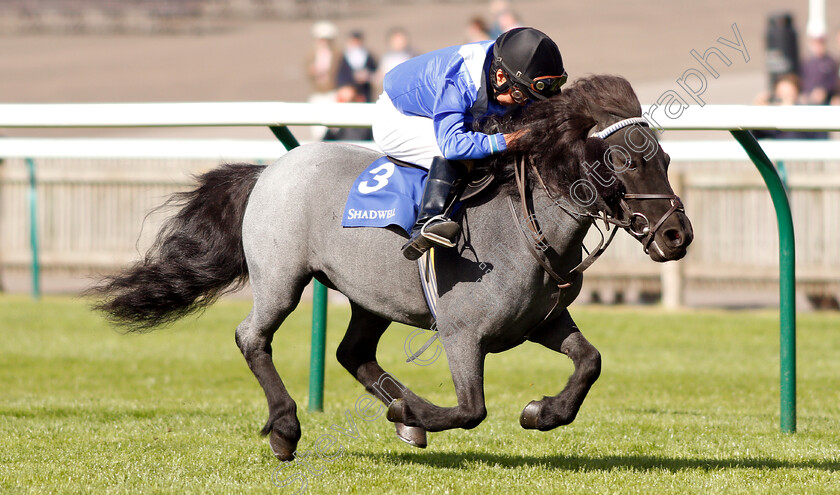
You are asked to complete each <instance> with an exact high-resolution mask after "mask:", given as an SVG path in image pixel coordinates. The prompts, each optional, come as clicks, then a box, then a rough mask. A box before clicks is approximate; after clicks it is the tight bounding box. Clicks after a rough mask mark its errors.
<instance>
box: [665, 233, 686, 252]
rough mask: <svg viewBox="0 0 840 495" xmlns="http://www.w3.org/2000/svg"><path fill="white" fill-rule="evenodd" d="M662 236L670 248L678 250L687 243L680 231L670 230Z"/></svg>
mask: <svg viewBox="0 0 840 495" xmlns="http://www.w3.org/2000/svg"><path fill="white" fill-rule="evenodd" d="M662 236H663V237H665V242H667V243H668V246H670V247H672V248H678V247H680V246H682V245H683V243H684V242H685V238H684V237H683V235H682V233H681V232H680V231H679V230H678V229H668V230H666V231H665V232H663V233H662Z"/></svg>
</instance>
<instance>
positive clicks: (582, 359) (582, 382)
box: [519, 310, 601, 431]
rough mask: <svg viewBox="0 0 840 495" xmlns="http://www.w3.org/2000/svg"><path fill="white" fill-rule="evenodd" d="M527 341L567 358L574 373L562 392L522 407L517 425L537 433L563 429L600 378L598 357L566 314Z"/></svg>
mask: <svg viewBox="0 0 840 495" xmlns="http://www.w3.org/2000/svg"><path fill="white" fill-rule="evenodd" d="M528 340H530V341H532V342H537V343H539V344H542V345H544V346H545V347H547V348H549V349H551V350H553V351H557V352H560V353H563V354H565V355H567V356H569V358H571V360H572V362H573V363H574V365H575V371H574V373H572V376H570V377H569V381H568V383H567V384H566V387H565V388H564V389H563V391H562V392H560V393H559V394H557V395H555V396H554V397H543V399H542V400H538V401H537V400H534V401H531V402H530V403H529V404H528V405H527V406H525V409H524V410H523V411H522V415H521V416H520V418H519V423H520V424H521V425H522V427H523V428H527V429H536V430H541V431H546V430H551V429H552V428H556V427H558V426H562V425H567V424H569V423H571V422H572V421H574V419H575V416H577V413H578V411H579V410H580V406H581V405H582V404H583V400H584V399H585V398H586V394H587V393H588V392H589V389H590V388H591V387H592V384H593V383H595V381H596V380H597V379H598V377H599V376H600V374H601V354H600V353H599V352H598V350H597V349H595V347H594V346H593V345H592V344H590V343H589V341H588V340H586V338H584V336H583V334H581V333H580V330H579V329H578V328H577V326H576V325H575V322H574V321H573V320H572V317H571V315H569V311H568V310H566V311H564V312H563V314H562V315H560V317H559V318H558V319H557V320H556V321H554V322H552V324H549V325H545V326H544V327H541V328H539V329H537V331H536V332H534V334H532V335H531V336H530V337H528Z"/></svg>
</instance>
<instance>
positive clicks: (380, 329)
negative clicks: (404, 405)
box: [336, 303, 427, 448]
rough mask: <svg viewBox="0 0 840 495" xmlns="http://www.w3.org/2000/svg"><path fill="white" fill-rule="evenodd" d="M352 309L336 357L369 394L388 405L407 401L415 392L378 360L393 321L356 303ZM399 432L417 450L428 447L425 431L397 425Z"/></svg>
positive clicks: (419, 428)
mask: <svg viewBox="0 0 840 495" xmlns="http://www.w3.org/2000/svg"><path fill="white" fill-rule="evenodd" d="M351 309H352V316H351V317H350V324H349V325H348V327H347V333H346V334H345V335H344V339H342V341H341V344H339V346H338V350H337V351H336V357H337V358H338V362H339V363H341V365H342V366H344V368H346V369H347V371H349V372H350V374H351V375H353V376H354V377H355V378H356V380H358V381H359V383H361V384H362V385H364V387H365V389H366V390H367V391H368V392H370V393H371V394H372V395H373V396H375V397H376V398H378V399H379V400H381V401H382V402H383V403H384V404H385V405H386V406H387V405H389V404H390V403H391V402H393V401H394V400H396V399H401V398H403V397H404V396H405V394H406V393H411V391H410V390H408V389H407V388H406V387H405V386H403V385H402V384H401V383H399V382H398V381H397V380H396V379H395V378H394V377H393V376H391V375H390V374H389V373H387V372H386V371H385V370H383V369H382V367H381V366H379V363H378V362H377V361H376V347H377V345H378V344H379V339H380V338H381V337H382V334H383V333H385V330H386V329H387V328H388V325H390V324H391V322H390V321H389V320H386V319H384V318H381V317H379V316H376V315H374V314H373V313H371V312H369V311H367V310H365V309H364V308H362V307H361V306H358V305H356V304H354V303H351ZM396 430H397V437H399V439H400V440H402V441H404V442H406V443H408V444H409V445H413V446H415V447H420V448H425V447H426V445H427V441H426V430H424V429H423V428H421V427H417V426H406V425H405V424H403V423H396Z"/></svg>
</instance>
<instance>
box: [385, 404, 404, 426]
mask: <svg viewBox="0 0 840 495" xmlns="http://www.w3.org/2000/svg"><path fill="white" fill-rule="evenodd" d="M385 417H386V418H388V421H390V422H392V423H405V400H403V399H394V401H393V402H391V404H390V405H389V406H388V414H386V415H385Z"/></svg>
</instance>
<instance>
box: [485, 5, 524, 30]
mask: <svg viewBox="0 0 840 495" xmlns="http://www.w3.org/2000/svg"><path fill="white" fill-rule="evenodd" d="M490 13H491V15H492V16H493V24H492V26H491V27H490V30H489V35H490V39H496V38H498V37H499V36H501V34H502V33H506V32H508V31H510V30H511V29H514V28H518V27H522V21H521V20H520V19H519V16H517V15H516V13H515V12H514V11H513V8H512V7H511V6H510V2H507V1H506V0H494V1H493V2H491V3H490Z"/></svg>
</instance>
